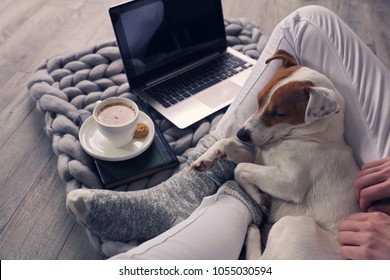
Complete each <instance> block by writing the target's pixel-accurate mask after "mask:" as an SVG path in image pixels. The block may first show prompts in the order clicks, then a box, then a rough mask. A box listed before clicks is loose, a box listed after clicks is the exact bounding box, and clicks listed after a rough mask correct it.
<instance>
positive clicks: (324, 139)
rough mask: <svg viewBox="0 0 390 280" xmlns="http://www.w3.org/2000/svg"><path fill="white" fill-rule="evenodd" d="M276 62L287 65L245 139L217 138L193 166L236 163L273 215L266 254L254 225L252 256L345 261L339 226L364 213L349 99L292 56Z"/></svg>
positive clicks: (238, 176)
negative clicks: (347, 133)
mask: <svg viewBox="0 0 390 280" xmlns="http://www.w3.org/2000/svg"><path fill="white" fill-rule="evenodd" d="M273 60H279V61H281V63H280V66H279V68H278V70H277V71H276V73H275V75H274V76H273V78H272V79H271V80H270V81H269V82H268V84H266V85H265V87H264V88H263V89H262V90H261V91H260V92H259V93H258V96H257V101H258V106H257V107H258V108H257V110H256V112H254V114H253V115H252V116H251V117H249V119H247V120H246V121H245V123H244V124H243V126H242V128H240V129H239V131H238V132H237V138H238V140H235V139H227V138H226V139H221V140H219V141H217V142H216V143H215V144H214V145H213V146H212V147H210V148H209V149H208V150H207V151H206V152H205V153H204V154H203V155H202V156H200V157H199V158H198V159H197V160H195V161H194V162H193V163H192V164H191V165H190V168H191V169H192V170H196V171H204V170H207V169H209V168H210V167H211V166H212V165H213V163H214V162H215V161H217V160H219V159H223V158H228V159H230V160H231V161H233V162H235V163H236V164H237V165H236V168H235V170H234V177H235V180H236V181H237V182H238V183H239V184H240V185H241V186H242V187H243V189H244V190H245V191H246V192H247V193H248V194H249V195H250V196H251V197H252V198H253V199H254V200H255V201H256V202H257V203H259V205H260V206H262V209H265V210H266V211H267V212H268V216H267V219H268V223H270V224H272V225H273V226H272V228H271V230H270V232H269V235H268V238H267V242H266V245H265V249H264V250H263V249H262V248H261V242H260V237H261V235H260V231H259V229H258V228H257V226H255V225H250V226H249V227H248V231H247V237H246V258H247V259H260V258H261V259H339V258H340V256H339V244H338V242H337V224H338V222H339V221H341V220H342V219H343V218H345V217H346V216H348V215H349V214H351V213H354V212H358V211H359V205H358V201H357V199H356V198H355V196H354V191H353V180H354V177H355V175H356V173H357V172H358V170H359V169H358V166H357V164H356V161H355V159H354V157H353V153H352V151H351V149H350V147H349V146H348V145H347V144H346V142H345V140H344V99H343V97H342V95H341V94H340V93H339V92H338V91H337V89H336V88H335V86H334V85H333V84H332V82H331V81H330V80H329V79H328V78H327V77H325V76H324V75H323V74H321V73H319V72H317V71H315V70H313V69H310V68H308V67H303V66H301V65H299V64H298V62H297V60H296V59H295V58H294V57H293V56H292V55H290V54H289V53H288V52H286V51H284V50H281V49H279V50H277V51H276V52H275V53H274V54H273V55H272V56H271V57H270V58H269V59H268V60H267V61H266V63H267V64H268V63H270V62H271V61H273ZM267 199H269V201H268V200H267ZM267 203H269V206H268V208H267Z"/></svg>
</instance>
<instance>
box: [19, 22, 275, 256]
mask: <svg viewBox="0 0 390 280" xmlns="http://www.w3.org/2000/svg"><path fill="white" fill-rule="evenodd" d="M225 28H226V34H227V40H228V44H229V46H231V47H233V48H234V49H236V50H238V51H240V52H242V53H244V54H246V55H248V56H250V57H252V58H255V59H257V58H258V57H259V55H260V53H261V52H262V50H263V48H264V46H265V44H266V42H267V40H268V36H266V35H265V34H264V32H263V31H262V30H261V29H260V28H259V27H257V26H256V25H254V24H253V23H251V22H250V21H248V20H246V19H233V20H225ZM27 87H28V89H29V92H30V94H31V97H32V98H33V99H34V100H35V101H36V108H37V109H38V111H39V112H41V113H42V114H44V116H45V131H46V133H47V135H48V136H49V137H50V138H52V147H53V150H54V152H55V154H56V155H57V156H58V172H59V175H60V177H61V178H62V180H63V181H64V182H65V186H66V191H67V192H69V191H71V190H73V189H77V188H103V186H102V183H101V181H100V178H99V176H98V173H97V171H96V167H95V164H94V161H93V159H92V158H91V157H90V156H89V155H88V154H86V153H85V152H84V151H83V149H82V147H81V145H80V142H79V139H78V132H79V120H78V117H79V116H80V114H83V113H85V112H87V111H89V112H91V111H92V110H93V108H94V105H95V102H96V101H97V100H102V99H105V98H108V97H112V96H124V97H129V98H132V99H136V98H137V97H136V96H135V95H133V94H132V93H131V92H130V90H129V85H128V82H127V79H126V75H125V72H124V68H123V64H122V61H121V57H120V53H119V49H118V47H117V45H116V42H115V41H112V42H105V43H102V44H100V45H97V46H92V47H89V48H86V49H83V50H81V51H78V52H75V53H70V54H65V55H58V56H55V57H52V58H49V59H47V60H46V61H44V62H43V63H42V64H41V65H40V66H39V67H38V68H37V69H36V71H35V72H34V74H33V75H32V77H31V79H30V80H29V82H28V85H27ZM151 112H152V115H153V118H154V119H155V121H156V123H157V125H158V126H159V128H160V130H161V131H162V132H163V135H164V136H165V138H166V139H167V140H168V143H169V144H170V146H171V147H172V149H173V150H174V152H175V153H176V155H177V157H178V159H179V161H180V163H181V164H180V166H179V167H177V168H175V169H171V170H165V171H162V172H159V173H157V174H155V175H153V176H150V177H148V178H145V179H141V180H139V181H136V182H133V183H130V184H127V185H123V186H120V187H118V188H117V189H118V190H136V189H144V188H150V187H152V186H155V185H157V184H159V183H160V182H162V181H165V180H166V179H168V178H169V177H171V176H172V175H173V174H174V173H176V172H178V171H180V170H181V169H183V168H184V167H186V166H187V160H188V157H189V154H190V153H191V150H193V149H194V147H195V146H196V144H197V143H198V141H199V140H200V139H201V138H202V137H204V136H205V135H207V134H209V132H210V131H212V130H213V129H214V128H215V126H216V124H217V123H218V121H219V120H220V118H221V117H222V115H223V113H224V110H221V111H219V112H217V113H215V114H213V115H211V116H209V117H207V118H206V119H204V120H202V121H200V122H198V123H196V124H194V125H192V126H191V127H189V128H186V129H178V128H177V127H175V126H173V125H172V124H171V123H170V122H169V121H167V120H166V119H164V118H163V117H161V116H160V115H159V114H158V113H156V112H155V111H153V110H151ZM100 245H102V243H101V242H100V243H99V246H100ZM120 246H122V245H120ZM106 255H108V254H107V253H106Z"/></svg>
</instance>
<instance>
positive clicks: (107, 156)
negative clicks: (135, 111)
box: [79, 112, 154, 161]
mask: <svg viewBox="0 0 390 280" xmlns="http://www.w3.org/2000/svg"><path fill="white" fill-rule="evenodd" d="M138 121H139V122H143V123H145V124H146V125H147V126H148V127H149V133H148V135H147V136H146V137H144V138H140V139H133V140H132V141H131V142H130V143H129V144H127V145H125V146H123V147H120V148H115V147H113V146H111V144H110V142H109V141H108V140H107V139H106V138H105V137H104V136H103V135H102V134H101V133H100V132H99V130H98V129H97V126H96V122H95V120H94V119H93V117H92V116H90V117H89V118H88V119H86V120H85V122H84V123H83V125H82V126H81V128H80V131H79V139H80V143H81V146H82V147H83V149H84V150H85V151H86V152H87V153H88V154H89V155H91V156H93V157H95V158H98V159H101V160H107V161H120V160H126V159H130V158H133V157H136V156H138V155H140V154H142V153H143V152H144V151H145V150H146V149H147V148H149V146H150V144H152V142H153V139H154V125H153V121H152V120H151V119H150V118H149V116H148V115H146V114H145V113H144V112H140V114H139V117H138Z"/></svg>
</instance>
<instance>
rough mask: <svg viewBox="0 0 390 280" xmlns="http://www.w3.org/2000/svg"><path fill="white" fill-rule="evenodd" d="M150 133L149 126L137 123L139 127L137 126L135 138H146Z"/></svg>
mask: <svg viewBox="0 0 390 280" xmlns="http://www.w3.org/2000/svg"><path fill="white" fill-rule="evenodd" d="M148 133H149V128H148V126H147V125H146V124H144V123H137V127H136V128H135V132H134V138H137V139H138V138H144V137H146V135H148Z"/></svg>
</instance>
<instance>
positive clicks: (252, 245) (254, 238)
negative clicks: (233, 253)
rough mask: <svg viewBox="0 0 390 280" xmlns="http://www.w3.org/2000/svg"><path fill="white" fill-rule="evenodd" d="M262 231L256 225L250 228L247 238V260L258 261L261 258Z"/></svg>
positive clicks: (251, 225)
mask: <svg viewBox="0 0 390 280" xmlns="http://www.w3.org/2000/svg"><path fill="white" fill-rule="evenodd" d="M260 240H261V236H260V230H259V228H258V227H257V226H256V225H255V224H250V225H249V226H248V229H247V232H246V238H245V247H246V259H247V260H257V259H260V258H261V243H260Z"/></svg>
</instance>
